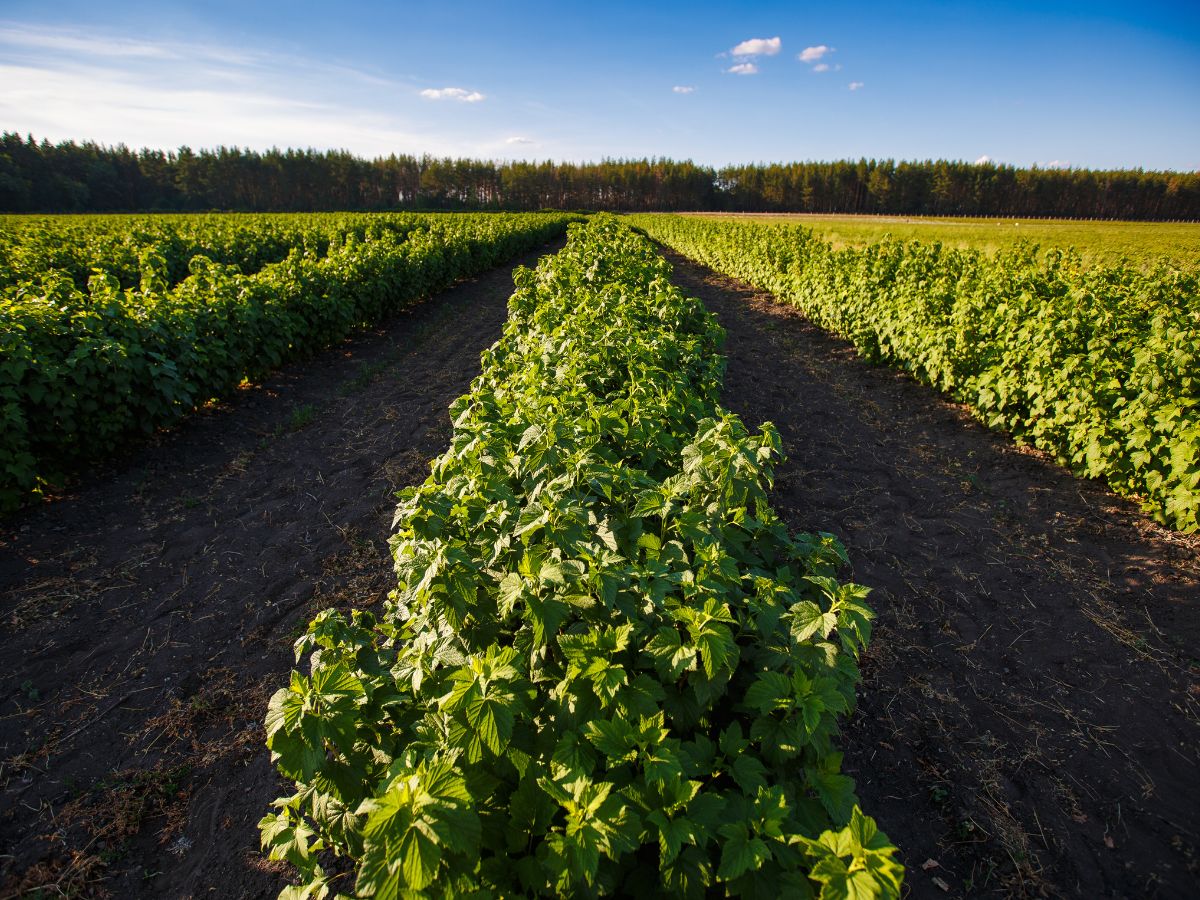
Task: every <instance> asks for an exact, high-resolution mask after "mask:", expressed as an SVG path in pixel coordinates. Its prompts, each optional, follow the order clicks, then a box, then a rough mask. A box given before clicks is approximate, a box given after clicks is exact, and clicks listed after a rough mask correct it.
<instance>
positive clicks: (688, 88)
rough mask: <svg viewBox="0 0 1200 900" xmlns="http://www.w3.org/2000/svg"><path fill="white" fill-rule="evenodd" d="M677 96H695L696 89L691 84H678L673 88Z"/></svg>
mask: <svg viewBox="0 0 1200 900" xmlns="http://www.w3.org/2000/svg"><path fill="white" fill-rule="evenodd" d="M671 90H672V91H674V92H675V93H676V94H694V93H696V89H695V88H694V87H693V86H692V85H690V84H677V85H675V87H673V88H671Z"/></svg>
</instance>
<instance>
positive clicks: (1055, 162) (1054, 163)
mask: <svg viewBox="0 0 1200 900" xmlns="http://www.w3.org/2000/svg"><path fill="white" fill-rule="evenodd" d="M1042 168H1043V169H1069V168H1071V161H1070V160H1067V159H1052V160H1050V162H1048V163H1042Z"/></svg>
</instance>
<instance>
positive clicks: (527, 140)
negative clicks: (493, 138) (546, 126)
mask: <svg viewBox="0 0 1200 900" xmlns="http://www.w3.org/2000/svg"><path fill="white" fill-rule="evenodd" d="M504 143H506V144H536V143H537V141H535V140H534V139H533V138H527V137H510V138H505V139H504Z"/></svg>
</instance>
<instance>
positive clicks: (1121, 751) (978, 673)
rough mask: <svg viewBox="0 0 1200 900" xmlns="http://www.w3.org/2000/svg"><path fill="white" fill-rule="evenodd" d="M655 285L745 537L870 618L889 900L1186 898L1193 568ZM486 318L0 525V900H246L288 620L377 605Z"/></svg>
mask: <svg viewBox="0 0 1200 900" xmlns="http://www.w3.org/2000/svg"><path fill="white" fill-rule="evenodd" d="M672 261H673V262H674V263H675V265H676V266H677V280H678V283H679V284H680V285H681V286H682V287H684V289H685V290H687V291H689V292H690V293H693V294H695V295H697V296H700V297H702V298H703V299H704V301H705V302H706V303H707V304H708V306H709V308H710V309H712V310H713V311H714V312H715V313H716V314H717V315H718V317H719V318H720V319H721V322H722V324H723V325H724V326H725V327H726V328H727V329H728V331H729V341H728V345H727V347H726V353H727V356H728V359H729V371H728V375H727V378H726V386H727V390H726V394H727V397H726V402H727V403H728V405H729V406H730V407H731V408H732V409H733V410H734V411H736V412H738V413H740V414H741V415H742V416H743V417H744V418H745V420H746V421H747V422H748V423H750V424H751V425H754V424H757V423H758V422H761V421H764V420H771V421H774V422H775V423H776V425H778V426H779V428H780V431H781V433H782V435H783V438H784V441H785V447H786V451H787V453H788V454H789V456H790V459H789V460H788V461H787V462H786V463H785V464H784V465H782V466H781V467H780V469H779V471H778V483H777V486H776V491H775V495H774V497H775V504H776V506H777V507H778V508H779V509H780V511H781V512H782V514H783V515H784V516H785V518H786V519H787V520H788V521H789V522H790V524H792V525H793V526H795V527H797V528H805V529H809V530H825V531H832V532H835V533H837V534H838V535H839V536H841V537H842V538H843V539H844V540H845V541H846V543H847V545H848V547H849V549H850V553H851V558H852V562H853V571H852V575H853V577H854V578H855V579H856V580H858V581H860V582H863V583H865V584H868V585H871V586H873V587H874V588H875V592H874V593H873V595H872V598H873V601H874V605H875V607H876V609H877V610H878V611H879V613H880V619H879V622H878V628H877V630H876V636H875V641H874V643H873V645H872V648H871V650H870V651H869V653H868V655H867V657H866V658H865V660H864V663H863V669H864V675H865V680H864V684H863V689H862V691H861V697H862V700H861V703H860V708H859V711H858V712H857V713H856V715H855V717H854V718H853V719H852V721H851V722H850V723H849V725H848V727H847V729H846V735H845V741H844V743H845V745H846V750H847V753H846V770H847V771H848V772H850V773H851V774H853V775H854V776H855V778H856V779H857V780H858V783H859V793H860V796H861V798H862V800H863V805H864V807H865V808H866V809H867V811H868V812H870V813H871V814H873V815H875V816H876V817H877V818H878V820H879V822H880V824H881V826H882V827H883V828H884V829H885V830H886V831H887V832H888V833H889V834H890V835H891V837H892V838H893V839H894V840H896V841H897V842H898V843H899V844H900V846H901V847H902V852H903V856H904V859H905V862H906V863H907V864H908V865H909V876H908V884H909V886H910V888H911V894H912V895H913V896H921V897H924V896H931V897H944V896H972V895H987V894H990V895H1000V896H1040V895H1048V896H1060V895H1061V896H1085V897H1110V896H1111V897H1148V896H1160V897H1186V896H1195V895H1196V891H1195V889H1196V886H1197V883H1198V880H1197V879H1198V865H1200V862H1198V860H1197V857H1196V848H1197V847H1198V846H1200V837H1198V834H1200V803H1198V800H1200V797H1198V794H1200V791H1198V790H1197V786H1198V784H1200V776H1198V775H1197V772H1198V771H1200V770H1198V769H1197V768H1196V763H1197V747H1198V746H1200V741H1198V740H1197V739H1198V738H1200V728H1198V725H1197V705H1198V704H1200V696H1198V694H1197V688H1196V686H1195V680H1196V679H1195V676H1196V674H1197V670H1196V660H1195V658H1194V655H1190V654H1194V648H1195V647H1196V646H1197V639H1198V638H1200V622H1198V619H1197V616H1196V600H1197V598H1198V597H1200V564H1198V562H1197V560H1198V558H1200V552H1198V551H1200V541H1197V540H1196V539H1192V538H1182V537H1179V536H1178V535H1173V534H1171V533H1170V532H1167V531H1164V530H1163V529H1160V528H1158V527H1157V526H1154V525H1153V524H1152V523H1149V522H1148V521H1147V520H1146V519H1145V518H1144V517H1143V516H1141V515H1140V514H1139V513H1138V512H1137V510H1136V508H1134V507H1133V506H1131V505H1130V504H1128V503H1125V502H1123V501H1120V500H1117V499H1115V498H1114V497H1113V496H1112V495H1111V494H1109V493H1107V492H1106V491H1105V490H1103V489H1102V488H1101V487H1100V486H1098V485H1096V484H1093V483H1088V482H1082V481H1079V480H1078V479H1075V478H1072V477H1071V476H1069V475H1068V474H1066V473H1065V472H1063V471H1062V470H1061V469H1059V468H1057V467H1056V466H1054V465H1053V464H1052V463H1050V462H1048V461H1046V460H1045V459H1043V458H1042V457H1040V456H1038V455H1036V454H1033V453H1029V452H1027V451H1021V450H1019V449H1017V448H1015V447H1014V446H1012V445H1011V444H1010V443H1008V442H1007V441H1006V439H1004V438H1003V437H1000V436H997V435H994V434H991V433H989V432H987V431H986V430H984V429H982V428H981V427H979V426H978V425H976V424H975V423H974V422H973V420H971V419H970V417H969V416H968V415H967V414H966V413H965V412H964V410H962V409H960V408H958V407H956V406H954V405H952V404H949V403H946V402H945V401H943V400H941V399H939V398H937V397H936V396H935V395H933V394H932V393H931V392H930V391H929V390H928V389H926V388H923V387H921V386H920V385H918V384H916V383H914V382H913V381H911V380H910V379H908V378H907V377H905V376H904V375H901V374H898V373H895V372H892V371H889V370H885V369H879V368H874V367H871V366H868V365H866V364H864V363H862V362H861V361H860V360H858V359H857V357H855V355H854V353H853V351H852V350H850V349H849V348H848V347H847V346H846V345H845V344H843V343H841V342H839V341H837V340H836V339H833V338H830V337H828V336H826V335H824V334H822V333H821V332H819V331H817V330H816V329H814V328H813V327H812V326H810V325H809V324H808V323H807V322H806V321H805V320H804V319H803V318H801V317H800V316H799V315H797V314H796V313H794V312H792V311H790V310H788V309H786V308H784V307H781V306H778V305H776V304H773V303H771V302H769V299H768V298H767V297H765V296H763V295H759V294H756V293H755V292H753V291H751V290H749V289H746V288H744V287H742V286H739V285H737V284H734V283H732V282H730V281H728V280H727V279H723V278H720V277H717V276H714V275H712V274H711V273H709V272H707V271H706V270H703V269H700V268H699V267H696V266H694V265H692V264H690V263H687V262H685V261H682V260H680V259H679V258H678V257H672ZM525 262H526V263H531V262H532V258H530V259H527V260H525ZM511 289H512V288H511V280H510V278H509V273H508V269H507V268H505V269H501V270H497V271H495V272H492V273H490V274H488V275H486V276H483V277H481V278H479V279H477V280H476V281H473V282H470V283H467V284H464V285H462V286H460V287H458V288H455V289H454V290H452V291H450V292H447V293H446V294H444V295H442V296H441V297H439V298H436V299H435V300H433V301H430V302H429V303H428V304H426V305H424V306H423V307H420V308H418V309H416V310H414V311H413V312H411V313H409V314H406V315H403V316H400V317H398V318H397V319H395V320H394V321H392V322H390V323H388V324H387V325H386V326H385V327H381V328H380V329H379V330H377V331H376V332H374V333H371V334H368V335H365V336H362V337H360V338H357V339H355V340H352V341H348V342H346V343H345V344H344V345H342V346H341V347H339V348H338V349H337V350H335V351H332V352H330V353H328V354H324V355H322V356H320V357H318V358H316V359H315V360H313V361H310V362H309V363H307V364H304V365H298V366H295V367H292V368H290V369H288V370H285V371H284V372H282V373H281V374H280V375H278V376H277V377H275V378H272V379H271V380H270V381H269V382H267V383H266V384H263V385H260V386H257V387H255V388H253V389H250V390H248V391H245V392H244V393H242V394H241V395H240V396H239V397H237V398H235V399H234V400H232V401H231V402H229V403H226V404H222V405H220V406H216V407H213V408H211V409H209V410H206V411H205V412H203V413H201V414H200V415H197V416H195V417H193V419H192V420H191V421H190V422H188V423H186V424H185V425H184V426H182V427H180V428H178V429H176V430H175V431H173V432H171V433H169V434H167V435H164V436H163V438H162V439H161V441H160V443H159V444H158V445H157V446H154V447H150V448H146V449H144V450H142V451H139V452H138V453H136V454H135V455H134V456H133V457H132V458H131V459H128V460H126V461H124V462H123V463H122V464H121V465H120V466H117V467H113V468H112V469H110V470H109V471H107V472H98V473H94V474H93V475H92V476H91V477H90V478H89V480H88V483H87V485H86V486H84V487H81V488H80V489H78V490H76V491H73V492H71V493H69V494H67V495H66V496H63V497H61V498H58V499H57V501H56V502H53V503H48V504H44V505H42V506H41V507H38V508H36V509H31V510H27V511H26V512H24V513H22V514H19V515H18V516H16V517H13V518H10V519H8V520H7V521H5V522H3V523H2V524H0V629H3V642H4V643H3V646H4V665H3V667H2V669H0V898H8V897H15V896H23V895H26V896H35V895H36V891H37V889H38V887H39V886H40V887H42V888H43V892H42V893H43V896H59V895H61V894H67V895H72V894H83V895H99V894H105V893H107V894H110V895H112V896H117V897H139V896H146V897H172V898H174V897H197V898H198V897H221V898H238V897H269V896H274V895H275V894H276V893H277V892H278V890H279V889H280V888H281V887H282V886H283V884H284V883H285V881H284V877H283V876H284V873H283V871H282V870H281V869H280V868H279V867H277V866H275V865H274V864H270V863H267V862H265V861H264V859H263V858H262V856H261V855H260V854H259V853H258V851H257V830H256V828H255V825H256V823H257V821H258V819H259V818H260V817H261V816H262V815H263V814H264V813H265V812H266V811H267V809H268V804H269V802H270V801H271V799H273V798H274V797H277V796H280V795H281V792H282V790H283V786H282V785H281V784H280V783H279V781H278V779H277V778H276V776H275V774H274V772H273V770H272V768H271V766H270V764H269V761H268V759H267V754H266V751H265V750H264V749H263V735H262V727H261V722H262V717H263V711H264V709H265V706H266V700H267V698H268V697H269V695H270V693H271V692H272V691H273V690H274V689H275V688H277V687H278V686H280V685H281V683H282V681H283V679H284V678H285V677H286V673H287V671H288V670H289V668H291V666H292V656H291V650H290V645H291V642H292V640H293V639H294V638H295V637H296V636H298V634H299V633H300V631H301V629H302V628H303V626H304V624H305V623H306V622H307V621H308V619H309V618H311V616H312V615H313V614H314V613H315V612H316V611H317V610H318V609H321V608H324V607H326V606H329V605H335V604H336V605H340V606H343V607H344V606H348V605H356V606H362V605H368V604H371V603H374V602H376V601H378V600H379V599H380V598H381V597H382V596H383V595H384V594H385V593H386V591H387V590H388V588H389V585H390V583H391V580H392V579H391V572H390V563H389V560H388V556H387V548H386V539H387V536H388V534H389V531H390V525H391V514H392V508H393V503H394V501H393V496H392V495H393V492H394V491H395V490H397V489H399V488H400V487H402V486H404V485H407V484H412V483H415V482H418V481H420V480H421V479H423V478H424V476H425V474H426V472H427V463H428V461H429V460H430V459H431V458H432V457H434V456H436V455H437V454H439V453H440V452H441V451H442V450H443V449H444V448H445V446H446V445H447V443H448V440H449V436H450V428H449V420H448V415H447V412H446V410H447V407H448V406H449V404H450V402H451V400H453V399H454V397H456V396H458V395H459V394H461V393H462V392H463V391H464V390H465V389H466V387H467V385H468V383H469V381H470V379H471V378H472V377H473V376H474V375H475V374H476V373H477V372H478V370H479V352H480V350H482V349H483V348H484V347H486V346H487V345H489V344H490V343H491V342H492V341H494V340H495V339H496V337H498V335H499V331H500V328H501V325H502V323H503V320H504V315H505V311H506V308H505V301H506V299H507V297H508V294H509V293H510V291H511ZM928 861H936V863H937V865H936V866H932V865H929V862H928ZM922 864H925V866H923V865H922ZM926 866H927V868H926ZM942 885H944V888H943V886H942Z"/></svg>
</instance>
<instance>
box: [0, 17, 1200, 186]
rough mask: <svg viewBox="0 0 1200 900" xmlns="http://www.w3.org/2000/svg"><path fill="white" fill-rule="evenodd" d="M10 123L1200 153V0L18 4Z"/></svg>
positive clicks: (1004, 155) (469, 147)
mask: <svg viewBox="0 0 1200 900" xmlns="http://www.w3.org/2000/svg"><path fill="white" fill-rule="evenodd" d="M0 84H2V85H3V88H0V129H3V130H10V131H11V130H16V131H20V132H22V133H24V132H32V133H33V134H35V135H36V136H38V137H49V138H51V139H52V140H59V139H66V138H74V139H78V140H83V139H88V140H96V141H101V142H104V143H109V144H114V143H125V144H128V145H130V146H133V147H141V146H150V147H159V148H163V149H174V148H177V147H179V146H181V145H183V144H187V145H189V146H192V147H194V148H198V147H214V146H217V145H226V146H229V145H238V146H243V147H253V148H256V149H266V148H268V147H271V146H279V147H289V146H291V147H315V148H317V149H329V148H344V149H348V150H350V151H352V152H355V153H359V154H362V155H366V156H375V155H381V154H387V153H390V152H406V153H423V152H429V153H433V154H435V155H452V156H474V157H484V158H528V159H548V158H549V159H563V160H597V159H601V158H604V157H642V156H670V157H674V158H676V159H693V160H695V161H697V162H700V163H705V164H711V165H722V164H726V163H740V162H755V161H779V160H805V159H845V158H852V159H857V158H859V157H863V156H865V157H877V158H883V157H890V158H895V159H927V158H949V159H965V160H976V159H980V158H983V157H987V158H989V159H992V160H996V161H998V162H1005V163H1011V164H1015V165H1031V164H1035V163H1036V164H1038V165H1042V166H1049V165H1069V166H1088V167H1103V168H1109V167H1112V168H1136V167H1143V168H1148V169H1179V170H1195V169H1200V3H1198V2H1192V3H1174V4H1172V3H1155V2H1141V3H1136V4H1132V3H1131V4H1109V3H1104V2H1093V3H1058V4H1055V3H1004V2H999V0H997V2H992V3H935V2H917V0H914V2H908V3H894V4H875V5H872V4H869V3H861V2H860V3H855V4H835V3H829V2H823V3H800V2H792V3H754V4H747V3H742V4H732V3H705V2H700V0H696V2H692V3H654V4H645V3H625V2H611V0H610V2H605V3H588V4H576V3H568V2H565V0H564V2H559V3H527V4H508V3H500V2H495V0H492V2H483V3H475V2H471V3H456V2H450V0H447V2H440V3H439V2H423V3H367V2H357V3H356V2H347V3H341V4H334V3H330V2H328V0H325V2H321V3H307V2H292V3H254V2H249V0H243V2H240V3H239V2H226V0H214V2H207V3H204V4H171V3H165V2H160V3H150V2H110V3H96V2H94V0H92V2H86V3H84V2H75V0H56V2H54V3H46V2H45V0H38V2H26V0H5V2H4V3H3V4H2V5H0Z"/></svg>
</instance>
